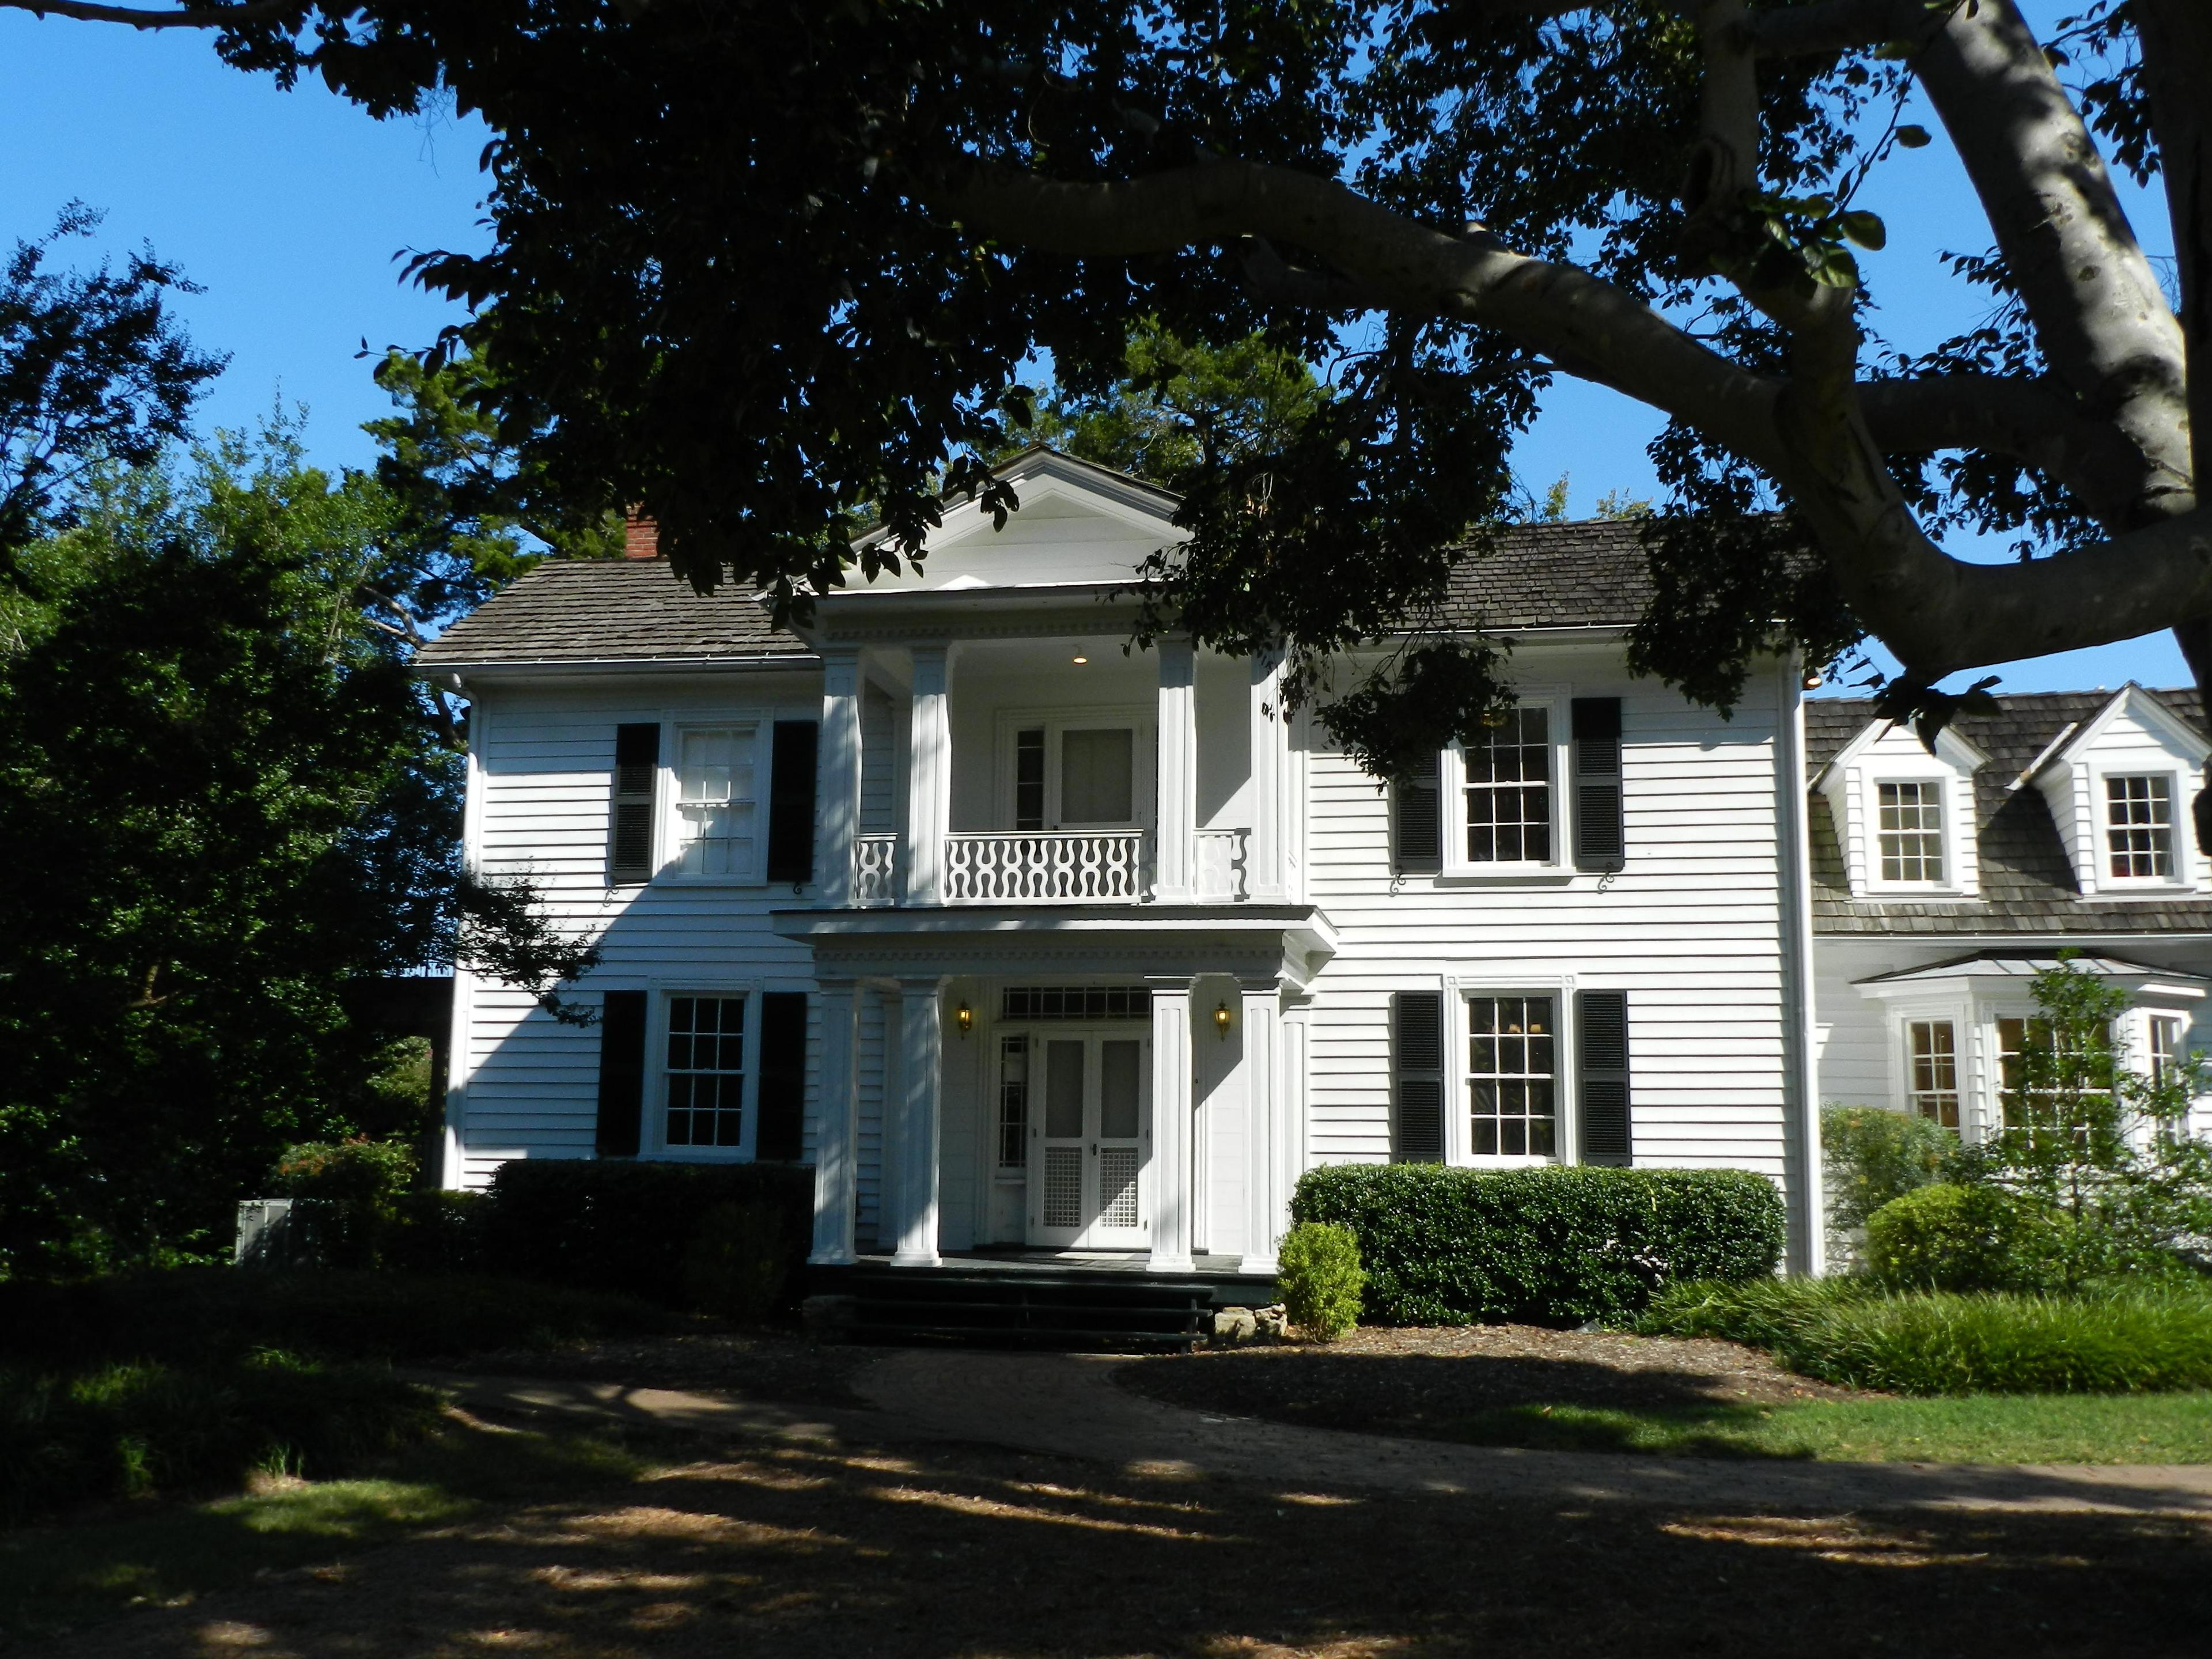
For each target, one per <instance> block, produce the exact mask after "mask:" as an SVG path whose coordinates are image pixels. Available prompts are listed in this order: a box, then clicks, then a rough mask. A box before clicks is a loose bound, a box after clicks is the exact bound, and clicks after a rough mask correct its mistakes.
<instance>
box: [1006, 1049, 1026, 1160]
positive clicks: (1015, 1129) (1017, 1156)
mask: <svg viewBox="0 0 2212 1659" xmlns="http://www.w3.org/2000/svg"><path fill="white" fill-rule="evenodd" d="M1029 1132H1030V1041H1029V1039H1028V1038H1027V1037H1020V1036H1010V1037H1002V1038H1000V1043H999V1167H1000V1169H1002V1170H1018V1169H1020V1168H1021V1167H1022V1165H1023V1164H1024V1162H1025V1161H1026V1159H1027V1157H1028V1152H1029V1147H1028V1141H1029Z"/></svg>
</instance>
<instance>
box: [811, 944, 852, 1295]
mask: <svg viewBox="0 0 2212 1659" xmlns="http://www.w3.org/2000/svg"><path fill="white" fill-rule="evenodd" d="M819 983H820V987H821V1003H822V1120H821V1123H820V1126H819V1127H817V1130H816V1132H815V1138H814V1249H813V1251H812V1253H811V1255H808V1256H807V1258H806V1259H807V1260H808V1261H812V1262H817V1263H819V1264H820V1265H822V1266H823V1267H845V1266H848V1265H849V1264H850V1263H852V1262H854V1261H857V1260H859V1257H858V1255H856V1254H855V1252H854V1247H853V1225H854V1218H856V1216H857V1215H858V1213H859V1211H860V1066H859V1065H858V1064H857V1057H856V1054H855V1053H854V1049H855V1046H856V1044H857V1043H858V1042H859V1038H860V1024H859V1022H858V1021H857V1020H856V1019H854V1007H853V982H852V981H850V980H824V981H820V982H819Z"/></svg>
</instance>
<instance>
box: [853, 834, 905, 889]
mask: <svg viewBox="0 0 2212 1659" xmlns="http://www.w3.org/2000/svg"><path fill="white" fill-rule="evenodd" d="M898 844H899V838H898V837H897V836H854V837H853V902H854V903H855V904H896V903H897V902H898V896H899V890H898Z"/></svg>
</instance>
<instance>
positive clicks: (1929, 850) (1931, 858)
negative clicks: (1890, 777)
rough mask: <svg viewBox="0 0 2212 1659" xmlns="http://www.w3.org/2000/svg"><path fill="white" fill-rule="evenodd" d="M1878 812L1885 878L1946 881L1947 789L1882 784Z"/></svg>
mask: <svg viewBox="0 0 2212 1659" xmlns="http://www.w3.org/2000/svg"><path fill="white" fill-rule="evenodd" d="M1876 813H1877V818H1878V823H1877V825H1876V830H1875V833H1876V836H1877V838H1878V839H1879V841H1880V842H1881V878H1882V879H1883V880H1884V881H1894V882H1924V883H1929V884H1941V883H1942V879H1943V786H1942V784H1941V783H1939V782H1935V781H1927V782H1922V783H1885V784H1881V785H1879V786H1878V799H1877V801H1876Z"/></svg>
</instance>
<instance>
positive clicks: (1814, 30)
mask: <svg viewBox="0 0 2212 1659" xmlns="http://www.w3.org/2000/svg"><path fill="white" fill-rule="evenodd" d="M1960 3H1962V4H1963V3H1964V0H1960ZM1940 18H1941V14H1940V13H1939V12H1937V11H1936V10H1935V9H1931V8H1930V7H1929V4H1928V3H1927V0H1828V3H1827V4H1826V5H1820V6H1790V7H1783V8H1778V9H1773V10H1769V11H1762V12H1759V14H1757V15H1755V16H1753V17H1750V18H1747V20H1745V21H1743V22H1742V23H1741V24H1740V25H1739V26H1738V27H1740V28H1741V31H1742V33H1743V37H1744V39H1745V40H1746V41H1747V43H1748V45H1749V46H1750V47H1751V50H1752V51H1753V52H1756V53H1757V54H1758V55H1759V57H1761V58H1824V57H1826V56H1827V55H1828V54H1830V53H1831V52H1849V51H1850V50H1852V49H1853V48H1854V47H1859V46H1883V45H1887V43H1889V42H1891V41H1901V42H1912V41H1917V40H1920V39H1921V38H1922V36H1923V35H1924V34H1927V33H1929V32H1930V31H1932V30H1933V29H1934V28H1935V27H1936V25H1937V23H1938V22H1939V21H1940Z"/></svg>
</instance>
